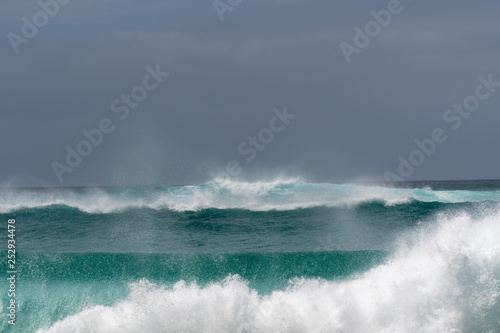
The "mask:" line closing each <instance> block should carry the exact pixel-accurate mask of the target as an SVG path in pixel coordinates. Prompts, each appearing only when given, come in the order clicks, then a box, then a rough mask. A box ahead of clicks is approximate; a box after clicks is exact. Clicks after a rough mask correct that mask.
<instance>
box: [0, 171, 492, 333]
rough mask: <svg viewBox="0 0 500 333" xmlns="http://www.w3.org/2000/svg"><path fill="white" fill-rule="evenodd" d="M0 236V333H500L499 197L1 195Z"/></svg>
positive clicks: (288, 184)
mask: <svg viewBox="0 0 500 333" xmlns="http://www.w3.org/2000/svg"><path fill="white" fill-rule="evenodd" d="M9 219H15V221H16V222H15V242H16V243H15V249H16V271H17V276H16V285H15V289H16V290H15V294H16V295H15V300H16V305H17V307H16V321H15V325H10V324H8V320H9V317H8V313H9V311H8V309H7V306H8V305H9V304H10V303H9V302H10V299H11V297H8V289H9V281H8V280H7V277H9V274H8V273H7V271H9V269H8V267H7V249H8V248H7V244H8V239H10V238H8V233H7V228H8V227H7V225H8V222H7V221H8V220H9ZM0 230H3V232H1V233H0V244H1V245H0V252H1V258H3V259H2V260H3V262H2V263H1V264H0V277H1V279H0V293H1V294H0V332H20V333H30V332H38V333H48V332H50V333H72V332H81V333H90V332H116V333H128V332H137V333H139V332H140V333H147V332H152V333H154V332H217V333H219V332H500V181H456V182H412V183H409V182H408V183H404V184H385V185H381V184H370V185H359V184H358V185H354V184H326V183H308V182H306V181H304V180H301V179H297V178H282V179H276V180H274V181H266V182H253V183H250V182H238V181H230V180H214V181H211V182H208V183H206V184H201V185H189V186H156V187H123V188H117V187H113V188H111V187H107V188H97V187H93V188H90V187H88V188H36V189H13V188H10V189H9V188H4V189H0Z"/></svg>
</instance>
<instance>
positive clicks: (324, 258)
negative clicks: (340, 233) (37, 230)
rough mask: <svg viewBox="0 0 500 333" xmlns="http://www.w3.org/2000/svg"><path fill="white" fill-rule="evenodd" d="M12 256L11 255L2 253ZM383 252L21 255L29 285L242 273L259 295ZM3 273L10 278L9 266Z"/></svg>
mask: <svg viewBox="0 0 500 333" xmlns="http://www.w3.org/2000/svg"><path fill="white" fill-rule="evenodd" d="M0 255H2V256H4V257H6V255H7V253H6V251H3V252H1V253H0ZM386 255H387V253H385V252H383V251H331V252H295V253H225V254H163V253H152V254H146V253H17V256H16V260H17V261H18V263H19V264H18V274H19V276H21V277H22V279H23V280H24V281H27V280H35V281H37V282H39V283H40V284H44V283H46V282H47V281H60V282H63V281H67V282H84V281H104V280H110V281H122V282H133V281H137V280H139V279H142V278H146V279H148V280H149V281H152V282H155V283H160V284H165V285H170V284H173V283H175V282H177V281H179V280H184V281H187V282H196V283H198V284H200V285H205V284H207V283H210V282H213V281H221V280H223V279H224V278H225V277H227V276H228V275H235V274H237V275H239V276H241V277H242V278H244V279H245V280H246V281H248V282H249V283H250V285H251V286H252V287H254V288H256V289H257V290H259V292H265V291H269V290H276V289H281V288H283V287H285V286H286V285H287V283H288V281H289V280H290V279H293V278H297V277H298V278H322V279H329V280H333V279H342V278H346V277H348V276H351V275H353V274H356V273H360V272H363V271H365V270H367V269H369V268H371V267H373V266H374V265H378V264H380V263H381V262H382V261H383V259H384V258H385V257H386ZM0 275H2V276H6V275H7V268H6V267H5V265H2V266H0Z"/></svg>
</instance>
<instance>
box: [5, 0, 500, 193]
mask: <svg viewBox="0 0 500 333" xmlns="http://www.w3.org/2000/svg"><path fill="white" fill-rule="evenodd" d="M499 17H500V2H498V1H493V0H492V1H475V2H472V1H460V0H459V1H456V0H453V1H451V0H445V1H438V2H436V1H425V0H413V1H410V0H404V1H403V0H402V1H398V0H390V1H387V0H383V1H378V0H377V1H355V2H354V1H347V0H346V1H332V0H328V1H326V0H325V1H322V0H315V1H313V0H253V1H251V0H216V1H210V0H203V1H201V0H192V1H181V0H172V1H168V0H167V1H159V0H158V1H155V0H142V1H132V0H120V1H117V0H88V1H83V2H82V1H68V0H59V2H56V0H41V1H40V2H38V1H32V0H30V1H28V0H4V1H2V2H0V33H1V34H0V35H1V41H0V59H1V62H0V115H1V121H0V186H97V185H174V184H193V183H200V182H205V181H207V180H209V179H211V178H213V177H214V174H215V175H219V176H223V175H229V176H230V177H234V178H237V179H253V180H255V179H264V178H272V177H276V176H280V175H281V176H283V175H287V176H297V175H299V176H301V177H303V178H305V179H308V180H310V181H314V182H338V181H359V180H383V179H386V180H441V179H442V180H452V179H498V178H500V154H499V153H498V142H499V141H500V140H499V139H500V131H499V130H498V125H499V124H500V43H499V40H500V39H499V37H500V20H499V19H498V18H499ZM167 73H168V74H167ZM127 96H128V97H127ZM127 98H128V100H127ZM84 133H87V136H88V137H87V136H85V134H84ZM89 133H90V134H89ZM92 135H93V136H92ZM89 137H90V139H89ZM92 141H93V142H92ZM68 155H70V156H69V157H68ZM75 155H77V156H75Z"/></svg>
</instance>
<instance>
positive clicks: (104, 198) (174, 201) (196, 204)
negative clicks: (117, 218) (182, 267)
mask: <svg viewBox="0 0 500 333" xmlns="http://www.w3.org/2000/svg"><path fill="white" fill-rule="evenodd" d="M412 201H420V202H440V203H464V202H484V201H500V191H434V190H432V189H430V188H424V189H404V188H390V187H381V186H364V185H354V184H329V183H307V182H304V181H302V180H300V179H297V178H284V179H276V180H274V181H265V182H264V181H262V182H242V181H232V180H213V181H210V182H208V183H205V184H201V185H188V186H157V187H147V188H85V189H64V188H53V189H2V190H0V213H9V212H14V211H18V210H21V209H32V208H41V207H49V206H54V205H61V206H67V207H72V208H76V209H79V210H81V211H84V212H87V213H113V212H120V211H124V210H128V209H141V208H149V209H155V210H162V209H168V210H172V211H179V212H183V211H199V210H203V209H210V208H215V209H245V210H251V211H270V210H281V211H283V210H295V209H303V208H311V207H321V206H324V207H342V206H344V207H345V206H347V207H352V206H356V205H359V204H363V203H370V202H380V203H383V204H384V205H388V206H390V205H399V204H407V203H410V202H412Z"/></svg>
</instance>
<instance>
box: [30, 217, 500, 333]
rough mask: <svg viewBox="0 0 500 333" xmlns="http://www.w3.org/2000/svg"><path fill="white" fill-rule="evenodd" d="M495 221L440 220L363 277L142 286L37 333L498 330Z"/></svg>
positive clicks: (499, 227) (499, 248)
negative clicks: (265, 289) (270, 286)
mask: <svg viewBox="0 0 500 333" xmlns="http://www.w3.org/2000/svg"><path fill="white" fill-rule="evenodd" d="M498 219H499V215H498V214H495V215H491V216H487V217H484V218H482V219H479V220H474V219H472V218H471V217H470V216H469V215H466V214H464V215H459V216H455V217H449V218H446V217H445V216H444V215H443V216H440V217H438V225H437V226H432V227H429V228H423V229H422V230H420V231H419V232H417V233H415V234H414V235H410V236H408V237H406V238H404V239H402V241H401V245H400V247H399V250H398V251H396V252H395V253H394V254H393V255H392V257H391V258H390V259H389V260H388V261H386V262H385V263H383V264H381V265H377V266H376V267H374V268H372V269H371V270H369V271H367V272H365V273H363V274H362V275H359V276H354V277H352V278H349V279H346V280H341V281H335V280H333V281H330V280H324V279H303V278H302V279H301V278H298V279H295V280H292V281H291V282H290V286H289V287H288V288H287V289H285V290H278V291H274V292H273V293H271V294H269V295H260V294H259V293H258V292H257V291H256V290H254V289H252V288H250V287H249V285H248V284H247V282H246V281H245V280H243V279H241V278H240V277H238V276H229V277H227V278H226V279H225V280H223V281H219V282H214V283H212V284H209V285H207V286H200V285H197V284H188V283H186V282H185V281H183V280H181V281H179V282H177V283H176V284H175V286H173V287H170V286H168V287H167V286H163V285H161V284H160V285H159V284H155V283H151V282H150V281H148V280H141V281H140V282H136V283H132V284H131V285H130V289H131V291H130V294H129V296H128V297H127V298H126V299H125V300H122V301H120V302H117V303H116V304H114V305H112V306H102V305H98V306H93V307H89V308H86V309H84V310H83V311H80V312H78V313H76V314H74V315H71V316H67V317H66V318H64V319H63V320H61V321H58V322H57V323H55V324H53V325H52V326H51V327H50V328H48V329H40V330H39V331H38V332H39V333H42V332H44V333H58V332H90V331H99V332H103V333H104V332H108V333H111V332H166V331H168V332H498V331H499V330H500V316H499V304H500V245H499V243H498V239H499V237H500V224H499V223H498Z"/></svg>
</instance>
